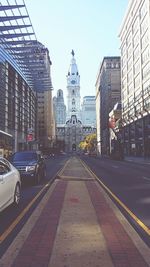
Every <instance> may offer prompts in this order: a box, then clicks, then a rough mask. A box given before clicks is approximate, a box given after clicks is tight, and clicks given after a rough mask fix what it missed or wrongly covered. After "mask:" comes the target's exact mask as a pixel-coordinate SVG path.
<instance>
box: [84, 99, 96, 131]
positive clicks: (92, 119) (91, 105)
mask: <svg viewBox="0 0 150 267" xmlns="http://www.w3.org/2000/svg"><path fill="white" fill-rule="evenodd" d="M82 124H83V125H89V126H93V127H96V102H95V96H84V97H83V103H82Z"/></svg>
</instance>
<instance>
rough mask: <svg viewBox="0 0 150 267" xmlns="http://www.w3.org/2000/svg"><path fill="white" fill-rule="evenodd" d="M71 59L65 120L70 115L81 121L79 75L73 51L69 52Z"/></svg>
mask: <svg viewBox="0 0 150 267" xmlns="http://www.w3.org/2000/svg"><path fill="white" fill-rule="evenodd" d="M71 55H72V59H71V63H70V67H69V70H68V75H67V102H68V107H67V119H70V118H71V116H72V115H76V117H77V119H79V120H80V119H81V110H80V75H79V72H78V67H77V64H76V60H75V58H74V55H75V53H74V51H73V50H72V52H71Z"/></svg>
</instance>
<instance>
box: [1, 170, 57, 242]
mask: <svg viewBox="0 0 150 267" xmlns="http://www.w3.org/2000/svg"><path fill="white" fill-rule="evenodd" d="M61 170H62V169H60V170H59V171H58V172H57V173H56V175H55V176H53V177H52V179H51V181H49V182H48V183H47V184H46V185H45V186H44V187H43V188H42V189H41V191H40V192H39V193H38V194H37V195H36V196H35V197H34V198H33V199H32V200H31V202H30V203H29V204H28V205H27V207H26V208H25V209H24V210H23V211H22V212H21V213H20V214H19V216H18V217H17V218H16V219H15V220H14V221H13V223H12V224H11V225H10V226H9V227H8V228H7V229H6V230H5V232H4V233H2V235H0V244H1V243H2V242H3V241H4V240H5V239H6V238H7V237H8V235H9V234H10V233H11V232H12V231H13V230H14V228H15V227H16V226H17V224H18V223H19V222H20V221H21V219H22V218H23V217H24V216H25V214H26V213H27V212H28V211H29V209H30V208H31V207H32V205H33V204H34V203H35V201H36V200H37V199H38V198H39V197H40V195H41V194H42V193H43V191H44V190H45V189H46V188H47V187H48V186H50V185H51V184H52V183H53V181H54V179H55V177H56V176H57V175H59V172H61Z"/></svg>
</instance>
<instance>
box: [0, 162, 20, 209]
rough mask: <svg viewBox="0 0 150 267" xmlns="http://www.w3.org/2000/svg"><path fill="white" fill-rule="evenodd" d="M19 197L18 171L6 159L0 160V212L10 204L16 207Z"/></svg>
mask: <svg viewBox="0 0 150 267" xmlns="http://www.w3.org/2000/svg"><path fill="white" fill-rule="evenodd" d="M20 197H21V181H20V174H19V172H18V170H17V169H16V168H15V167H14V166H13V165H12V164H11V163H10V162H9V161H8V160H6V159H4V158H0V212H1V211H2V210H4V209H5V208H6V207H8V206H9V205H11V204H14V206H17V205H18V204H19V202H20Z"/></svg>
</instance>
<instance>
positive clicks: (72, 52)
mask: <svg viewBox="0 0 150 267" xmlns="http://www.w3.org/2000/svg"><path fill="white" fill-rule="evenodd" d="M71 54H72V56H73V57H74V55H75V52H74V50H73V49H72V51H71Z"/></svg>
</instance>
